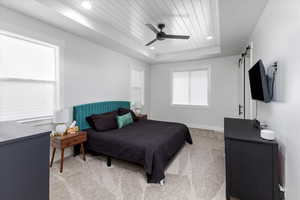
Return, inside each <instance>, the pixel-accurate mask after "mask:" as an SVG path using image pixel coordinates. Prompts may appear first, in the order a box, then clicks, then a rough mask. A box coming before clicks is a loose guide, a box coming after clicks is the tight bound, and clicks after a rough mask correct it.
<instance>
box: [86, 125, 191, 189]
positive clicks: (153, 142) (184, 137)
mask: <svg viewBox="0 0 300 200" xmlns="http://www.w3.org/2000/svg"><path fill="white" fill-rule="evenodd" d="M86 131H87V133H88V140H87V149H88V150H90V151H93V152H97V153H101V154H104V155H107V156H111V157H113V158H117V159H121V160H126V161H129V162H133V163H137V164H140V165H142V166H143V167H144V169H145V171H146V174H147V178H148V182H149V183H158V182H159V181H160V180H162V179H164V178H165V175H164V170H165V168H166V166H167V165H168V163H169V161H170V160H171V159H172V158H173V157H174V155H175V154H176V153H177V152H178V151H179V150H180V149H181V148H182V146H183V145H184V144H185V142H188V143H189V144H192V143H193V142H192V138H191V135H190V133H189V129H188V128H187V127H186V126H185V125H184V124H180V123H173V122H163V121H154V120H139V121H138V122H134V123H133V124H130V125H129V126H126V127H124V128H121V129H113V130H109V131H104V132H97V131H96V130H94V129H87V130H86Z"/></svg>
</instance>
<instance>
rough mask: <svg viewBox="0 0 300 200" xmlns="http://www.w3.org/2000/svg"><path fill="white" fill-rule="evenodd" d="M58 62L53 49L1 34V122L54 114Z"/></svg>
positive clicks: (11, 35) (21, 38)
mask: <svg viewBox="0 0 300 200" xmlns="http://www.w3.org/2000/svg"><path fill="white" fill-rule="evenodd" d="M57 61H58V48H57V47H56V46H52V45H50V44H45V43H42V42H38V41H35V40H31V39H26V38H23V37H20V36H16V35H13V34H7V33H2V32H0V121H7V120H20V119H32V118H34V119H35V118H44V117H50V116H52V115H53V113H54V110H55V108H56V106H57V105H58V101H57V99H58V96H57V94H58V92H57V88H58V87H57V76H56V71H57V70H56V66H57Z"/></svg>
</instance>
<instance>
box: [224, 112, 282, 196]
mask: <svg viewBox="0 0 300 200" xmlns="http://www.w3.org/2000/svg"><path fill="white" fill-rule="evenodd" d="M255 123H256V122H255V121H252V120H241V119H231V118H225V153H226V196H227V200H229V199H230V197H235V198H238V199H241V200H279V182H278V177H279V176H278V144H277V143H276V142H275V141H266V140H263V139H261V138H260V130H259V129H258V128H256V124H255Z"/></svg>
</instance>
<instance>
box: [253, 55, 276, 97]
mask: <svg viewBox="0 0 300 200" xmlns="http://www.w3.org/2000/svg"><path fill="white" fill-rule="evenodd" d="M249 79H250V88H251V96H252V99H254V100H259V101H263V102H266V103H267V102H270V101H271V98H270V94H269V89H268V80H267V76H266V72H265V67H264V64H263V62H262V60H259V61H258V62H257V63H256V64H255V65H254V66H253V67H252V68H251V69H250V70H249Z"/></svg>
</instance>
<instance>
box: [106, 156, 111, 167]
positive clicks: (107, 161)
mask: <svg viewBox="0 0 300 200" xmlns="http://www.w3.org/2000/svg"><path fill="white" fill-rule="evenodd" d="M106 166H107V167H110V166H111V157H110V156H107V160H106Z"/></svg>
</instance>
